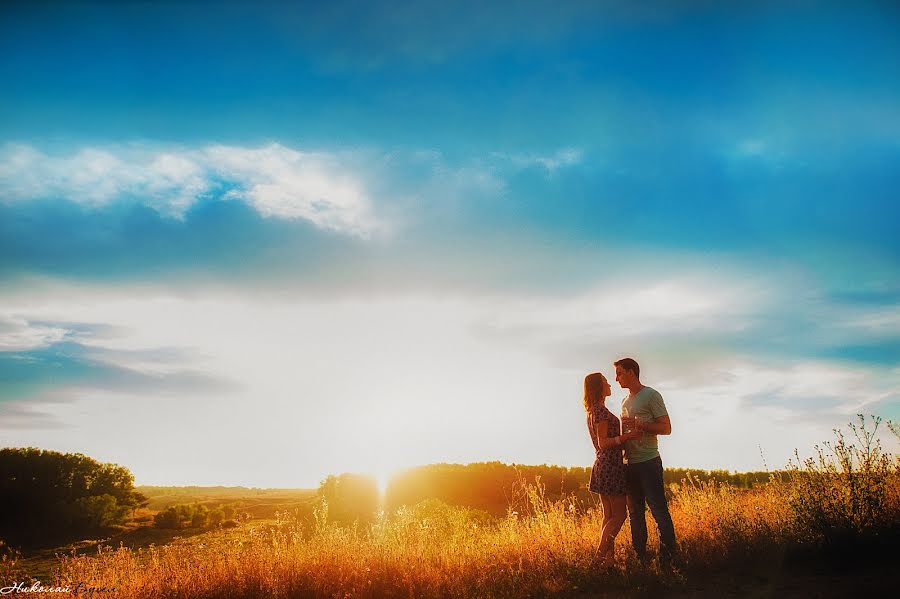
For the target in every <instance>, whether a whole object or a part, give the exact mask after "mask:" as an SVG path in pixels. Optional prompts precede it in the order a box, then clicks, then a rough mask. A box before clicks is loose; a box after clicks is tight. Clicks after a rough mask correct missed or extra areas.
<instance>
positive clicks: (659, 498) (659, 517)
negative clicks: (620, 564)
mask: <svg viewBox="0 0 900 599" xmlns="http://www.w3.org/2000/svg"><path fill="white" fill-rule="evenodd" d="M625 482H626V484H627V487H628V515H629V517H630V518H631V544H632V545H633V546H634V550H635V552H636V553H637V554H638V558H639V559H641V560H645V559H646V558H647V518H646V506H647V505H649V506H650V513H651V514H653V519H654V520H656V526H658V527H659V540H660V558H662V559H671V558H672V557H673V556H674V555H675V526H674V525H673V524H672V516H670V515H669V506H668V504H667V503H666V488H665V485H664V484H663V466H662V459H661V458H660V457H659V456H657V457H655V458H653V459H652V460H648V461H646V462H638V463H637V464H626V465H625Z"/></svg>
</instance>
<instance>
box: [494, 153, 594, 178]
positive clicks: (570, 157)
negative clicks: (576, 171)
mask: <svg viewBox="0 0 900 599" xmlns="http://www.w3.org/2000/svg"><path fill="white" fill-rule="evenodd" d="M491 156H492V157H493V158H496V159H498V160H500V161H505V162H509V163H510V164H512V166H513V167H515V168H517V169H526V168H533V167H540V168H543V169H544V170H546V171H547V173H549V174H551V175H552V174H554V173H556V171H558V170H559V169H561V168H563V167H567V166H573V165H576V164H579V163H580V162H581V161H582V158H583V156H584V153H583V152H582V151H581V150H580V149H577V148H562V149H560V150H557V151H556V152H554V153H552V154H544V155H542V154H509V153H506V152H493V153H492V154H491Z"/></svg>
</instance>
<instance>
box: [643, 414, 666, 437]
mask: <svg viewBox="0 0 900 599" xmlns="http://www.w3.org/2000/svg"><path fill="white" fill-rule="evenodd" d="M634 428H635V429H637V430H639V431H644V432H645V433H650V434H651V435H671V434H672V422H671V421H670V420H669V417H668V416H660V417H659V418H656V419H654V420H653V422H641V421H640V420H636V421H635V423H634Z"/></svg>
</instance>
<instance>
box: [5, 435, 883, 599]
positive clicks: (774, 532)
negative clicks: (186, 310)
mask: <svg viewBox="0 0 900 599" xmlns="http://www.w3.org/2000/svg"><path fill="white" fill-rule="evenodd" d="M880 424H881V423H880V420H878V419H876V418H873V419H871V420H868V421H867V420H864V419H862V418H860V421H859V423H858V424H857V425H851V426H850V434H849V436H848V437H845V436H844V434H843V433H841V432H840V431H836V432H835V438H834V439H833V440H832V441H829V442H826V443H824V444H823V445H822V446H820V447H817V448H816V454H815V456H814V457H813V458H810V459H806V460H801V459H800V458H799V457H798V458H797V459H796V460H795V461H794V462H792V463H791V464H790V465H789V467H788V468H787V469H786V470H785V471H784V472H779V473H773V476H772V477H771V479H770V481H769V482H768V483H766V484H763V485H757V486H755V487H753V488H752V489H741V488H738V487H735V486H733V485H730V484H722V483H717V482H714V481H712V482H703V481H698V480H696V479H693V478H688V479H687V480H684V481H682V482H681V483H680V484H672V485H670V487H669V491H670V509H671V512H672V516H673V519H674V522H675V527H676V531H677V534H678V542H679V550H680V559H679V563H678V565H677V567H676V568H675V569H674V570H668V569H660V567H659V565H658V564H657V563H656V562H653V563H651V564H649V565H647V566H644V565H641V564H639V563H637V562H636V561H635V560H634V559H633V555H632V553H631V550H630V547H629V539H630V531H629V530H628V525H627V523H626V525H625V528H623V530H622V533H621V534H620V535H619V538H618V542H617V547H616V552H617V557H618V560H619V564H620V565H619V567H618V568H617V569H615V570H613V571H610V572H599V571H597V570H596V569H594V568H593V567H592V565H591V561H590V560H591V555H592V552H593V550H594V548H595V546H596V543H597V540H598V539H599V537H600V528H601V522H602V512H601V511H600V510H599V509H598V508H597V507H593V506H585V505H584V504H583V503H582V502H579V501H577V500H576V497H575V495H574V494H569V495H566V496H563V497H558V498H551V497H549V496H548V493H547V489H546V487H545V486H544V485H543V484H542V482H541V481H540V480H527V479H524V478H523V479H522V480H521V481H520V485H519V488H518V492H517V493H516V494H515V495H514V496H513V497H512V498H511V503H510V505H509V507H508V510H507V513H506V514H505V516H502V517H485V514H484V512H482V511H479V510H472V509H469V508H465V507H461V506H451V505H448V504H446V503H443V502H440V501H436V500H426V501H422V502H419V503H417V504H415V505H411V506H403V507H400V508H399V509H397V510H396V511H394V512H393V513H389V514H381V515H379V516H378V517H377V518H375V519H373V520H371V521H368V522H362V521H355V522H352V523H342V522H336V521H334V520H333V519H332V518H330V516H329V508H328V504H327V502H326V501H321V500H320V501H318V502H316V503H315V506H314V511H313V517H312V520H311V521H310V520H308V519H307V518H305V517H304V515H303V513H302V512H301V510H300V509H293V510H290V509H288V510H284V511H277V512H276V513H275V514H274V516H275V517H274V518H269V519H265V520H255V521H249V522H246V523H244V524H242V525H241V526H239V527H236V528H232V529H227V530H224V529H220V530H214V531H211V532H207V533H204V534H201V535H197V536H193V537H190V538H174V539H171V540H170V542H167V543H166V544H164V545H160V546H158V545H150V546H147V547H142V548H137V549H131V548H128V547H125V546H121V547H111V546H104V545H100V546H99V547H98V548H97V549H96V551H95V552H92V553H90V554H80V555H79V554H77V553H73V554H71V555H62V556H60V557H59V558H58V560H57V563H56V565H55V566H54V568H53V571H52V577H53V578H52V584H53V585H62V584H65V583H66V582H72V581H77V582H78V583H80V584H82V585H84V586H83V587H82V588H91V587H94V588H96V589H110V588H113V589H115V593H114V596H116V597H126V598H138V597H140V598H144V597H185V598H186V597H208V598H230V597H235V598H237V597H347V598H350V597H360V598H364V597H409V598H413V597H595V596H596V597H599V596H659V595H660V594H662V595H676V596H721V595H723V594H726V590H727V591H728V592H729V593H731V594H732V595H733V596H744V595H748V596H772V595H778V596H841V595H843V594H844V593H846V592H849V591H850V589H849V588H847V585H846V584H845V585H843V586H842V581H850V583H849V584H852V585H856V586H855V591H856V592H895V591H896V589H897V586H896V585H897V584H898V578H897V574H896V572H895V570H894V568H893V566H892V565H890V564H891V557H890V556H892V555H893V553H894V552H895V550H896V546H897V541H898V540H900V461H898V459H897V458H896V457H895V456H893V455H891V454H889V453H885V452H884V451H883V449H882V445H881V443H880V442H879V441H878V438H877V435H876V433H877V432H878V428H879V426H880ZM888 424H889V425H890V423H888ZM882 428H883V427H882ZM890 431H891V432H892V433H893V434H895V435H896V434H897V429H896V427H894V426H892V425H891V426H890ZM776 474H777V475H776ZM649 528H650V531H651V533H650V534H651V539H650V543H651V546H653V547H655V546H656V545H657V544H658V539H657V538H656V536H655V528H654V526H653V525H652V523H651V525H650V527H649ZM2 568H3V571H2V572H0V574H2V580H4V581H7V580H23V579H24V580H27V573H26V572H24V571H23V570H22V564H21V563H19V562H17V561H16V560H15V559H13V558H11V557H9V556H7V557H5V558H4V561H3V562H2ZM17 577H18V578H17ZM49 582H50V581H44V583H45V584H47V583H49ZM854 594H856V593H854ZM94 596H101V595H99V593H96V594H94ZM106 596H110V595H106Z"/></svg>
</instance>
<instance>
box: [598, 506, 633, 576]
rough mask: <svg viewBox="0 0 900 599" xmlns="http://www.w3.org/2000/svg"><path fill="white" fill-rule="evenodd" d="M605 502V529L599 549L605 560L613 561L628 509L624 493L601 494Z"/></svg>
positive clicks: (601, 535) (601, 533)
mask: <svg viewBox="0 0 900 599" xmlns="http://www.w3.org/2000/svg"><path fill="white" fill-rule="evenodd" d="M600 501H601V502H603V530H601V532H600V547H599V548H598V549H597V551H598V552H599V553H600V558H601V559H603V561H605V562H608V563H612V562H613V561H614V559H615V555H616V535H618V534H619V531H620V530H621V529H622V525H623V524H625V517H626V514H627V509H626V507H625V496H624V495H601V496H600Z"/></svg>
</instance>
